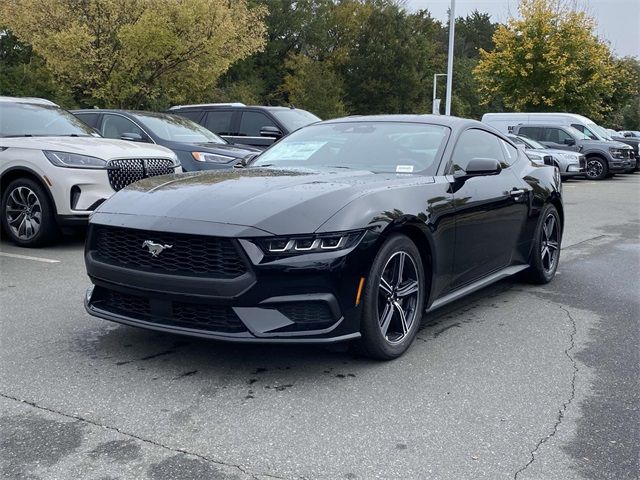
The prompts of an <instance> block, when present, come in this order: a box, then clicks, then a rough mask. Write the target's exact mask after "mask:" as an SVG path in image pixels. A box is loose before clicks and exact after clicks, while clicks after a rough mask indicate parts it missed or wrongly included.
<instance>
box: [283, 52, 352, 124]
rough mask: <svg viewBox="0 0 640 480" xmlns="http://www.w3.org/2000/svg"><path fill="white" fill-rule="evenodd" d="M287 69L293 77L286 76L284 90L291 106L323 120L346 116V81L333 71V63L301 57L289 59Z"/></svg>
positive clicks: (295, 56) (300, 55)
mask: <svg viewBox="0 0 640 480" xmlns="http://www.w3.org/2000/svg"><path fill="white" fill-rule="evenodd" d="M286 66H287V68H288V69H289V70H290V73H288V74H287V75H285V77H284V83H283V85H282V87H283V89H284V90H285V91H286V92H287V96H288V98H289V102H291V103H292V104H293V105H295V106H296V107H300V108H304V109H305V110H309V111H311V112H313V113H315V114H316V115H318V116H319V117H320V118H322V119H328V118H335V117H341V116H344V115H345V114H346V110H345V106H344V103H343V101H342V98H343V96H344V92H343V88H342V79H341V78H340V77H339V76H338V75H337V74H336V72H335V71H334V70H333V69H332V68H331V64H330V62H327V61H324V62H323V61H316V60H312V59H311V58H309V57H307V56H306V55H302V54H298V55H293V56H291V57H289V58H288V59H287V61H286Z"/></svg>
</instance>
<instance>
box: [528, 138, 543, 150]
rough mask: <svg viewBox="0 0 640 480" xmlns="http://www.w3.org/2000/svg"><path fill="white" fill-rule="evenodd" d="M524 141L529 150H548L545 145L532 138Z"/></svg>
mask: <svg viewBox="0 0 640 480" xmlns="http://www.w3.org/2000/svg"><path fill="white" fill-rule="evenodd" d="M522 141H523V142H524V143H525V145H526V146H527V147H529V148H536V149H539V150H545V149H546V148H547V147H545V146H544V145H543V144H541V143H538V142H536V141H535V140H534V139H532V138H523V139H522Z"/></svg>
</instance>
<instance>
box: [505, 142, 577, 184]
mask: <svg viewBox="0 0 640 480" xmlns="http://www.w3.org/2000/svg"><path fill="white" fill-rule="evenodd" d="M507 136H508V137H509V139H510V140H511V141H513V142H514V143H515V144H516V145H518V146H519V147H522V148H524V149H525V152H526V154H527V156H528V157H529V158H531V159H532V160H534V161H535V160H536V157H537V156H539V157H540V163H543V162H542V158H543V157H544V156H546V155H551V156H552V157H553V161H554V163H555V165H556V167H558V170H560V175H561V176H562V178H570V177H577V176H579V175H584V168H585V161H586V159H585V156H584V155H582V154H580V153H578V152H572V151H568V150H557V149H554V148H547V147H545V146H544V145H542V144H541V143H539V142H536V141H535V140H532V139H530V138H527V137H523V136H520V135H507Z"/></svg>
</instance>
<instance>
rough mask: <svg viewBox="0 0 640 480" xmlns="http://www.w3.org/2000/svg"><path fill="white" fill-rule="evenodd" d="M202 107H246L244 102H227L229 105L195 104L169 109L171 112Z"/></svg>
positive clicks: (175, 106)
mask: <svg viewBox="0 0 640 480" xmlns="http://www.w3.org/2000/svg"><path fill="white" fill-rule="evenodd" d="M201 107H246V105H245V104H244V103H242V102H227V103H193V104H190V105H173V106H172V107H169V110H179V109H183V108H201Z"/></svg>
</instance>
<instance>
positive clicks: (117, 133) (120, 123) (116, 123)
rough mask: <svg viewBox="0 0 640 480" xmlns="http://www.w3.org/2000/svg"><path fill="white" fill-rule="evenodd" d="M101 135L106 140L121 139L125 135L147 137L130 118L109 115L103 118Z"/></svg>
mask: <svg viewBox="0 0 640 480" xmlns="http://www.w3.org/2000/svg"><path fill="white" fill-rule="evenodd" d="M100 133H101V134H102V136H103V137H106V138H120V137H121V136H122V135H124V134H125V133H137V134H138V135H140V136H141V137H142V138H144V137H145V134H144V132H143V131H142V130H140V129H139V128H138V126H137V125H136V124H135V123H133V122H132V121H131V120H129V119H128V118H125V117H121V116H120V115H109V114H105V115H103V116H102V125H100Z"/></svg>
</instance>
